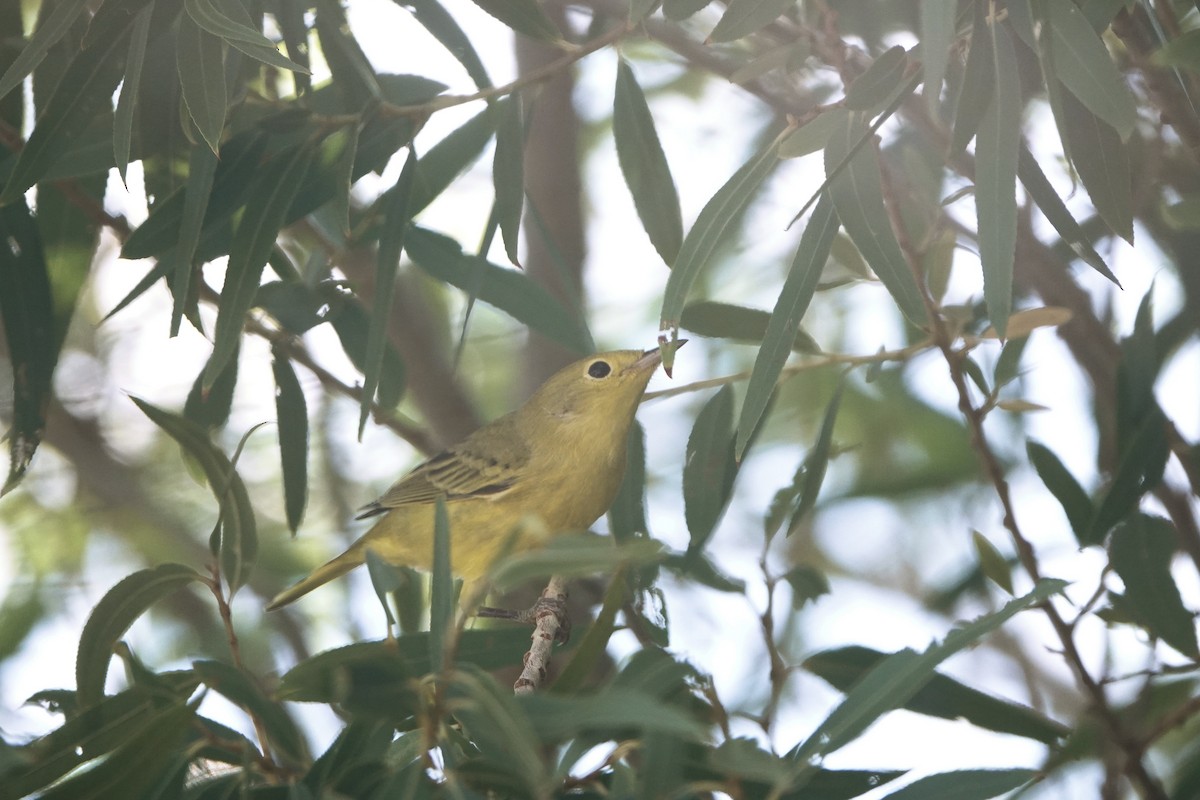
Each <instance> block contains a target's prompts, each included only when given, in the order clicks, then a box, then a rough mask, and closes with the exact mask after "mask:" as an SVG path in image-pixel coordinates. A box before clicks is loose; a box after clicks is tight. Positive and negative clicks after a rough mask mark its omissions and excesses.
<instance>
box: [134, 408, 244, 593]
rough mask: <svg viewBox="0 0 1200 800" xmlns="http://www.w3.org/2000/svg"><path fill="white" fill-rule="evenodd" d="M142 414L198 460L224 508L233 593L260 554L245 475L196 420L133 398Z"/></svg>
mask: <svg viewBox="0 0 1200 800" xmlns="http://www.w3.org/2000/svg"><path fill="white" fill-rule="evenodd" d="M130 399H131V400H133V402H134V404H135V405H137V407H138V408H140V409H141V410H142V413H143V414H145V415H146V416H147V417H149V418H150V421H151V422H153V423H154V424H155V425H157V426H158V427H160V428H162V429H163V430H164V431H165V432H166V433H167V435H169V436H170V437H171V438H172V439H174V440H175V441H176V442H178V443H179V445H180V447H182V448H183V449H184V450H185V451H186V452H187V453H188V455H190V456H191V457H192V458H194V459H196V461H197V463H199V465H200V468H201V469H202V470H203V471H204V476H205V477H206V478H207V479H208V485H209V488H211V489H212V492H213V496H214V497H215V498H216V499H217V503H218V505H219V506H220V508H221V514H220V535H221V540H220V545H221V569H222V571H223V572H224V575H225V581H226V583H228V585H229V590H230V592H231V593H233V592H236V591H237V590H238V589H239V588H241V586H243V585H244V584H245V582H246V580H247V579H248V578H249V576H250V571H251V569H252V568H253V566H254V562H255V559H256V558H257V557H258V532H257V530H256V528H255V523H254V508H253V507H252V506H251V505H250V495H249V493H248V492H247V491H246V485H245V484H244V483H242V479H241V476H239V475H238V474H237V470H235V469H234V467H233V464H232V462H230V460H229V459H228V458H227V457H226V456H225V454H224V453H222V452H221V451H220V450H219V449H217V447H216V446H215V445H214V444H213V443H212V442H211V441H209V439H208V436H207V435H205V433H204V431H203V430H201V429H200V428H199V427H198V426H197V425H196V424H195V423H193V422H191V421H190V420H187V419H184V418H183V417H180V416H178V415H177V414H172V413H170V412H167V411H163V410H162V409H160V408H156V407H155V406H152V405H150V404H149V403H147V402H146V401H144V400H139V399H138V398H136V397H131V398H130Z"/></svg>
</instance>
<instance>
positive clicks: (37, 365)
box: [0, 199, 58, 495]
mask: <svg viewBox="0 0 1200 800" xmlns="http://www.w3.org/2000/svg"><path fill="white" fill-rule="evenodd" d="M0 242H5V243H6V245H5V246H2V247H0V315H2V316H3V317H4V334H5V340H6V342H7V345H8V358H9V361H10V362H11V364H12V377H13V388H12V427H11V428H10V429H9V431H8V447H9V469H8V478H7V479H6V480H5V483H4V488H3V490H0V495H3V494H6V493H8V492H9V491H10V490H11V489H12V488H13V487H15V486H16V485H17V484H18V483H19V482H20V480H21V478H22V477H23V476H24V475H25V471H26V470H27V469H28V468H29V463H30V461H31V460H32V459H33V454H34V451H36V450H37V447H38V444H39V443H40V442H41V439H42V433H43V431H44V430H45V426H46V409H47V407H48V405H49V402H50V396H51V380H52V378H53V375H54V365H55V363H56V362H57V361H58V346H57V344H56V342H55V339H56V336H55V332H54V329H53V327H54V326H53V322H54V297H53V295H52V293H51V292H52V290H51V285H50V277H49V273H48V264H47V263H46V257H45V252H44V251H43V249H42V240H41V235H40V234H39V232H38V228H37V224H36V222H35V220H34V219H33V217H32V216H31V215H30V212H29V208H28V206H26V205H25V201H24V200H23V199H22V200H18V201H16V202H13V203H9V204H8V205H7V206H4V207H0Z"/></svg>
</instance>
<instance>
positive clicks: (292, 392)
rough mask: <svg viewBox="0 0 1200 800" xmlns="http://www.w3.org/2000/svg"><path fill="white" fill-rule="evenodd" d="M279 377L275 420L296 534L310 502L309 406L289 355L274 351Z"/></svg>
mask: <svg viewBox="0 0 1200 800" xmlns="http://www.w3.org/2000/svg"><path fill="white" fill-rule="evenodd" d="M271 371H272V372H273V373H274V376H275V419H276V421H277V423H278V425H279V460H280V464H281V472H282V475H283V505H284V510H285V512H286V517H287V524H288V528H289V529H290V530H291V531H292V534H293V535H294V534H295V533H296V529H297V528H299V527H300V521H301V520H302V519H303V518H304V507H305V505H306V504H307V502H308V406H307V404H306V403H305V401H304V392H303V391H302V390H301V388H300V382H299V381H298V380H297V379H296V371H295V370H294V369H292V364H291V362H290V361H288V359H287V356H286V355H284V354H283V353H281V352H279V350H278V349H277V348H273V349H272V351H271Z"/></svg>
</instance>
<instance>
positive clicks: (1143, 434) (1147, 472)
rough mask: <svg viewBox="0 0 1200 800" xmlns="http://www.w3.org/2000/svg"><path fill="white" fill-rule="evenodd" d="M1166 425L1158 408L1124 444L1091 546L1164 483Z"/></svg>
mask: <svg viewBox="0 0 1200 800" xmlns="http://www.w3.org/2000/svg"><path fill="white" fill-rule="evenodd" d="M1166 424H1167V423H1166V417H1165V416H1164V415H1163V412H1162V410H1161V409H1160V408H1159V407H1158V405H1157V404H1154V405H1153V406H1152V407H1151V408H1150V409H1149V410H1148V411H1147V412H1146V414H1145V416H1144V417H1143V418H1142V420H1141V423H1140V424H1139V425H1138V426H1137V428H1136V429H1134V430H1133V431H1132V433H1131V434H1130V437H1129V439H1128V440H1127V441H1126V442H1123V443H1122V444H1123V446H1122V448H1121V456H1120V460H1119V461H1118V463H1117V471H1116V474H1115V475H1113V479H1112V483H1111V484H1110V485H1109V487H1108V490H1107V491H1106V492H1105V493H1104V497H1103V499H1102V500H1101V501H1100V505H1099V508H1097V509H1096V515H1095V517H1094V518H1093V519H1092V524H1091V528H1090V536H1089V538H1088V542H1087V543H1088V544H1098V543H1099V542H1100V541H1102V540H1103V539H1104V537H1105V535H1106V534H1107V533H1108V532H1109V530H1111V529H1112V527H1113V526H1114V525H1116V524H1117V523H1118V522H1120V521H1121V520H1123V519H1125V518H1126V517H1127V516H1129V515H1130V514H1131V513H1133V512H1134V511H1135V510H1137V507H1138V504H1139V502H1140V501H1141V499H1142V496H1143V495H1144V494H1146V492H1148V491H1150V490H1151V489H1153V488H1154V487H1155V486H1157V485H1158V484H1159V483H1160V482H1161V481H1162V475H1163V469H1164V468H1165V467H1166V464H1167V458H1168V457H1169V456H1170V448H1169V447H1168V445H1167V438H1166Z"/></svg>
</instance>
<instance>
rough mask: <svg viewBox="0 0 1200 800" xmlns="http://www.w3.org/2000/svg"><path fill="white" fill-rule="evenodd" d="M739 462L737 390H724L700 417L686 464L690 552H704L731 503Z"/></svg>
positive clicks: (684, 486) (701, 412) (685, 492)
mask: <svg viewBox="0 0 1200 800" xmlns="http://www.w3.org/2000/svg"><path fill="white" fill-rule="evenodd" d="M736 476H737V460H736V459H735V457H734V449H733V388H732V387H731V386H729V385H725V386H723V387H722V388H721V389H720V391H718V392H717V393H716V394H714V395H713V396H712V398H710V399H709V401H708V402H707V403H705V404H704V408H702V409H701V410H700V413H699V414H697V415H696V423H695V425H693V426H692V433H691V435H690V436H688V442H687V450H686V455H685V456H684V462H683V503H684V517H685V519H686V520H687V526H688V531H689V533H690V539H689V541H688V551H689V552H697V553H698V552H700V551H702V550H703V549H704V545H705V544H707V543H708V540H709V538H710V537H711V536H712V533H713V529H714V528H716V526H717V521H718V520H719V519H720V518H721V515H722V514H723V513H724V511H725V506H726V505H727V504H728V503H729V497H730V495H731V493H732V491H733V481H734V478H735V477H736Z"/></svg>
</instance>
